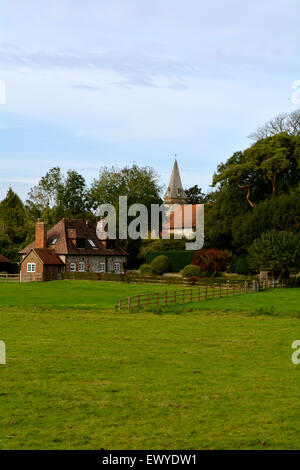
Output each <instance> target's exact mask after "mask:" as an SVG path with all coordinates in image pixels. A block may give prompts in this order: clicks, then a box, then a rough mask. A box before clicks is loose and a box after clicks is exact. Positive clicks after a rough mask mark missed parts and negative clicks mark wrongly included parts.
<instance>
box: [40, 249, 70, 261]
mask: <svg viewBox="0 0 300 470" xmlns="http://www.w3.org/2000/svg"><path fill="white" fill-rule="evenodd" d="M34 251H35V253H36V254H37V255H38V257H39V258H40V260H41V261H42V262H43V263H44V264H64V263H63V262H62V260H61V259H60V258H59V257H58V256H57V255H56V254H55V253H54V251H53V250H51V248H35V249H34Z"/></svg>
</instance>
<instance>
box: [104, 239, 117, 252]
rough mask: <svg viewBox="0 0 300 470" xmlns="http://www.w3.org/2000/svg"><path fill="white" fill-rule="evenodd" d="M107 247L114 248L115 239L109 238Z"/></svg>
mask: <svg viewBox="0 0 300 470" xmlns="http://www.w3.org/2000/svg"><path fill="white" fill-rule="evenodd" d="M106 248H107V249H108V250H113V249H114V248H115V240H107V241H106Z"/></svg>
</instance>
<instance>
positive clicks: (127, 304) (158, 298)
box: [118, 282, 256, 310]
mask: <svg viewBox="0 0 300 470" xmlns="http://www.w3.org/2000/svg"><path fill="white" fill-rule="evenodd" d="M253 286H254V283H251V284H249V283H248V282H245V283H244V284H232V285H229V284H226V285H221V284H220V285H218V286H199V287H190V288H189V289H180V290H174V291H173V290H169V291H165V292H153V293H150V294H138V295H134V296H132V297H127V298H125V299H120V300H119V301H118V309H119V310H122V309H130V308H133V307H147V306H150V305H155V306H157V307H158V306H159V305H164V306H167V305H170V304H185V303H191V302H200V301H201V300H208V299H214V298H217V297H229V296H234V295H241V294H246V293H247V292H249V291H250V290H251V291H253V289H256V287H253Z"/></svg>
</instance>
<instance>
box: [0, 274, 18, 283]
mask: <svg viewBox="0 0 300 470" xmlns="http://www.w3.org/2000/svg"><path fill="white" fill-rule="evenodd" d="M1 281H2V282H20V275H19V274H0V282H1Z"/></svg>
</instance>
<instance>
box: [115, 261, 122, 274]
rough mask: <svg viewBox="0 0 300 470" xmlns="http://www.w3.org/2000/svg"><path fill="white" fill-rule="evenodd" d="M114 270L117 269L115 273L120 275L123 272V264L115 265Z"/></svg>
mask: <svg viewBox="0 0 300 470" xmlns="http://www.w3.org/2000/svg"><path fill="white" fill-rule="evenodd" d="M114 268H115V273H116V274H120V272H121V264H120V263H114Z"/></svg>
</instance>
